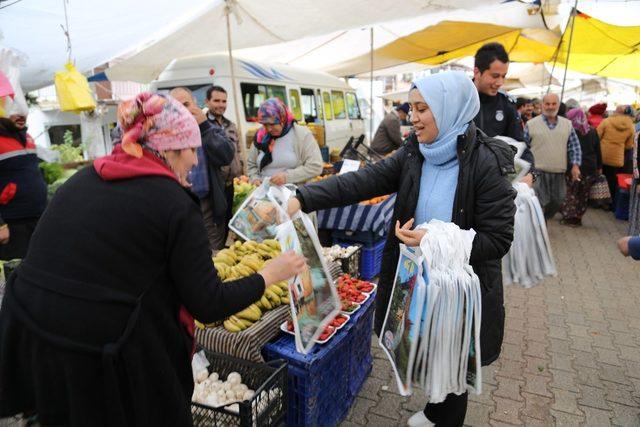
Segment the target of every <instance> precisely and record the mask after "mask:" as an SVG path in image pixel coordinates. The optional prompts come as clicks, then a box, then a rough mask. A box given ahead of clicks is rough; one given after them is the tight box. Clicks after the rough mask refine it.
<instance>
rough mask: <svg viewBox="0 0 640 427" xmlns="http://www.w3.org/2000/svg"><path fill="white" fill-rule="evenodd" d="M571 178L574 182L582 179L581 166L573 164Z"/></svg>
mask: <svg viewBox="0 0 640 427" xmlns="http://www.w3.org/2000/svg"><path fill="white" fill-rule="evenodd" d="M571 180H572V181H573V182H577V181H581V179H580V166H578V165H573V167H572V168H571Z"/></svg>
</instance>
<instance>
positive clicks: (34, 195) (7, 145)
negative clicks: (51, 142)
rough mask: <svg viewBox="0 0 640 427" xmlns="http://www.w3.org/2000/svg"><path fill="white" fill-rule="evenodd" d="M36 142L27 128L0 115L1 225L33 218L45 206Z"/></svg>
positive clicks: (45, 193)
mask: <svg viewBox="0 0 640 427" xmlns="http://www.w3.org/2000/svg"><path fill="white" fill-rule="evenodd" d="M38 163H39V160H38V155H37V154H36V144H35V143H34V142H33V139H32V138H31V136H30V135H29V134H28V133H27V131H26V130H19V129H18V128H17V127H16V126H15V125H14V124H13V122H12V121H11V120H9V119H6V118H0V224H4V223H5V222H11V220H19V219H27V218H29V219H36V220H37V218H39V217H40V215H42V212H44V209H45V208H46V207H47V184H46V183H45V182H44V178H43V177H42V172H40V168H39V167H38Z"/></svg>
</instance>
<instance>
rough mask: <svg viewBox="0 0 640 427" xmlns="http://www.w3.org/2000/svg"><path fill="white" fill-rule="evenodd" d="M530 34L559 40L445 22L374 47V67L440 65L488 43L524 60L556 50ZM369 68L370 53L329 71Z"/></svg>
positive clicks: (542, 57)
mask: <svg viewBox="0 0 640 427" xmlns="http://www.w3.org/2000/svg"><path fill="white" fill-rule="evenodd" d="M533 37H536V38H542V39H543V40H544V41H545V42H548V41H549V40H552V41H553V40H555V41H556V45H557V41H558V40H559V37H558V36H556V35H554V34H553V32H551V31H549V30H538V31H536V32H529V33H527V32H525V31H523V30H521V29H518V28H511V27H506V26H502V25H496V24H488V23H480V22H462V21H444V22H440V23H438V24H436V25H433V26H430V27H427V28H424V29H422V30H420V31H417V32H415V33H412V34H410V35H408V36H405V37H401V38H399V39H397V40H396V41H394V42H392V43H389V44H388V45H386V46H383V47H381V48H379V49H376V50H375V51H374V58H375V61H374V69H384V68H389V67H392V66H397V65H399V64H402V63H407V62H417V63H420V64H426V65H438V64H443V63H445V62H448V61H451V60H454V59H458V58H462V57H465V56H473V55H474V54H475V52H476V51H477V50H478V49H479V48H480V47H481V46H482V45H483V44H485V43H488V42H499V43H502V44H503V45H504V46H505V47H506V48H507V50H508V51H509V52H510V55H513V56H514V58H518V60H520V61H523V62H524V61H526V62H542V61H545V60H549V59H550V58H551V57H552V56H553V53H554V52H555V50H556V49H555V46H556V45H552V46H550V45H548V44H545V43H543V42H540V41H537V40H535V39H534V38H533ZM368 68H370V60H369V56H368V55H362V56H360V57H357V58H354V59H352V60H350V61H346V62H344V63H342V64H339V65H338V66H336V67H334V68H331V69H329V70H328V71H329V72H330V73H332V74H335V75H342V76H349V75H357V74H360V73H364V72H365V71H366V70H367V69H368Z"/></svg>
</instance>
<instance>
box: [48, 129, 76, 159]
mask: <svg viewBox="0 0 640 427" xmlns="http://www.w3.org/2000/svg"><path fill="white" fill-rule="evenodd" d="M62 139H63V140H64V144H59V145H54V146H52V147H51V149H52V150H56V151H57V152H58V153H60V163H74V162H81V161H83V160H84V156H83V155H82V147H74V146H73V132H71V131H70V130H67V131H66V132H65V133H64V135H63V136H62Z"/></svg>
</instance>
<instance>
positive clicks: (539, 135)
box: [524, 93, 582, 220]
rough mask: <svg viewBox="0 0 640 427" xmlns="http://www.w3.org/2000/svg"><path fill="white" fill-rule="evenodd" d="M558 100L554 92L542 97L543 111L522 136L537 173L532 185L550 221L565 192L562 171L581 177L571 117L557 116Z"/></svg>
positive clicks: (578, 149)
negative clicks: (525, 139) (530, 152)
mask: <svg viewBox="0 0 640 427" xmlns="http://www.w3.org/2000/svg"><path fill="white" fill-rule="evenodd" d="M559 108H560V99H559V98H558V95H556V94H555V93H548V94H546V95H545V96H544V98H542V114H541V115H539V116H536V117H534V118H533V119H531V120H529V121H528V122H527V125H526V126H525V129H524V134H525V138H527V140H529V141H530V144H531V151H532V152H533V155H534V157H535V159H536V169H537V170H538V171H539V173H540V176H539V178H538V180H537V181H536V182H535V184H534V188H535V190H536V194H537V196H538V199H539V200H540V204H541V205H542V208H543V211H544V217H545V219H547V220H549V219H550V218H553V216H554V215H555V214H556V213H557V212H558V210H559V209H560V206H561V205H562V202H563V201H564V198H565V194H566V183H565V173H567V166H569V167H570V174H571V179H572V180H574V181H576V180H580V163H582V150H581V148H580V140H579V139H578V135H576V133H575V131H574V130H573V125H572V124H571V121H570V120H567V119H565V118H564V117H560V116H558V109H559Z"/></svg>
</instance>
